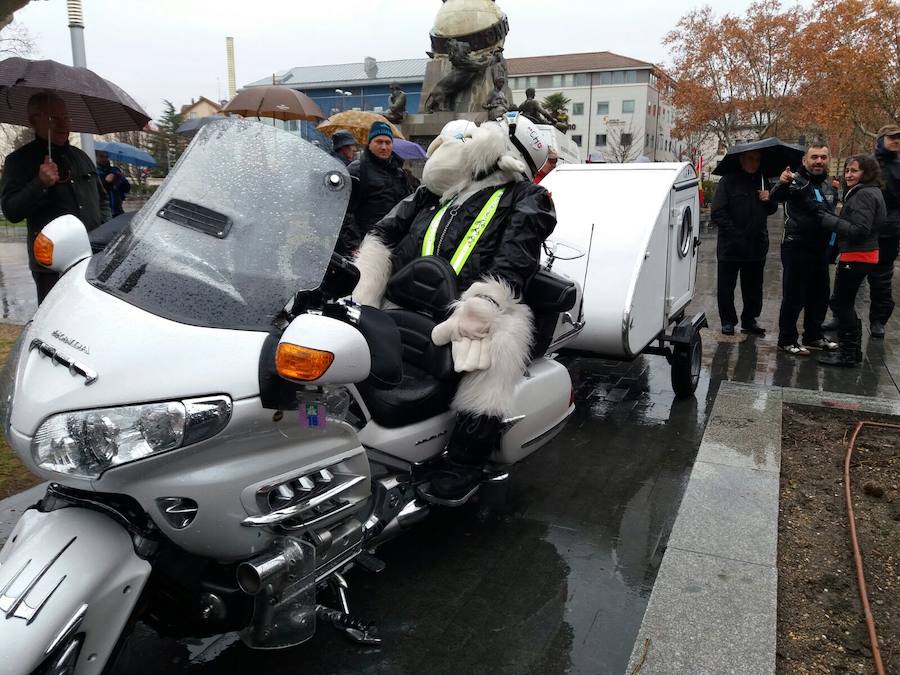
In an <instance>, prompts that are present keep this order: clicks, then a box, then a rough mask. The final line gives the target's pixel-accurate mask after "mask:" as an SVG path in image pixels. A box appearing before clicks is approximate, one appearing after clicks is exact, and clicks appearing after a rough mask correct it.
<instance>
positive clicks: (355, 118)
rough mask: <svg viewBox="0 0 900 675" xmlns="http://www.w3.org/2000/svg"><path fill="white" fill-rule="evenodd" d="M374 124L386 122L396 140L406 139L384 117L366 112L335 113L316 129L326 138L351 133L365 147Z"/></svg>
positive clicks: (347, 111)
mask: <svg viewBox="0 0 900 675" xmlns="http://www.w3.org/2000/svg"><path fill="white" fill-rule="evenodd" d="M373 122H384V123H385V124H387V125H389V126H390V127H391V132H393V134H394V138H404V136H403V134H402V133H400V129H398V128H397V127H396V126H395V125H394V124H392V123H391V122H389V121H388V120H387V118H386V117H385V116H384V115H379V114H378V113H373V112H366V111H365V110H345V111H344V112H339V113H335V114H334V115H332V116H331V117H329V118H328V119H327V120H325V121H324V122H322V123H321V124H320V125H319V126H318V127H316V129H318V130H319V131H321V132H322V133H323V134H325V135H326V136H331V135H332V134H333V133H334V132H335V131H341V130H344V131H349V132H350V133H351V134H353V138H355V139H356V142H357V143H359V144H360V145H365V144H366V143H367V142H368V140H369V129H371V128H372V123H373Z"/></svg>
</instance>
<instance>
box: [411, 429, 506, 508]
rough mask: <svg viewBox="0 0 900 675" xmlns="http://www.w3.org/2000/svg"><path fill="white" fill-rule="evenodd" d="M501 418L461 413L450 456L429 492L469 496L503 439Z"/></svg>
mask: <svg viewBox="0 0 900 675" xmlns="http://www.w3.org/2000/svg"><path fill="white" fill-rule="evenodd" d="M502 423H503V422H502V420H501V419H500V418H499V417H488V416H486V415H475V414H472V413H459V415H457V417H456V425H455V426H454V427H453V435H452V436H451V437H450V443H449V445H448V446H447V457H446V459H445V460H443V461H442V463H441V465H440V466H439V467H437V471H436V473H435V474H434V475H433V477H432V478H431V488H430V490H428V494H429V495H431V496H434V497H437V498H439V499H445V500H458V499H462V498H464V497H467V496H468V495H469V494H470V493H471V492H472V491H473V490H474V489H475V488H477V487H478V485H479V484H480V483H481V481H482V479H483V477H484V472H483V468H484V464H485V463H486V462H487V460H488V458H489V457H490V456H491V453H492V452H493V451H494V450H495V449H496V448H497V446H498V445H499V442H500V435H501V426H502Z"/></svg>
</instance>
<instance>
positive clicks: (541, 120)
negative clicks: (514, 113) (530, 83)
mask: <svg viewBox="0 0 900 675" xmlns="http://www.w3.org/2000/svg"><path fill="white" fill-rule="evenodd" d="M519 112H520V113H522V114H523V115H525V117H527V118H528V119H530V120H531V121H532V122H534V123H535V124H552V125H556V119H555V118H554V117H553V116H552V115H550V113H548V112H547V111H546V110H544V107H543V106H542V105H541V104H540V103H538V101H537V100H536V99H535V98H534V89H532V88H531V87H529V88H528V89H526V90H525V100H524V101H522V103H520V104H519Z"/></svg>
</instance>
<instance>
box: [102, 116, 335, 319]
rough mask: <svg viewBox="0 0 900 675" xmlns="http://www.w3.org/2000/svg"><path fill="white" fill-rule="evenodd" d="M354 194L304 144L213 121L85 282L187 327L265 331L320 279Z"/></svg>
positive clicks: (331, 164)
mask: <svg viewBox="0 0 900 675" xmlns="http://www.w3.org/2000/svg"><path fill="white" fill-rule="evenodd" d="M349 197H350V177H349V175H348V174H347V171H346V169H345V168H344V166H343V165H342V164H341V163H340V162H338V161H337V160H335V159H334V158H332V157H331V156H330V155H329V154H328V153H326V152H324V151H323V150H321V149H320V148H318V147H316V146H314V145H312V144H311V143H309V142H307V141H305V140H303V139H302V138H300V137H298V136H296V135H294V134H290V133H288V132H286V131H282V130H280V129H276V128H274V127H271V126H266V125H265V124H262V123H260V122H256V121H251V120H243V119H236V118H230V119H225V120H222V121H218V122H213V123H210V124H207V125H206V126H205V127H203V129H202V130H201V131H200V133H199V134H197V136H196V138H195V139H194V140H193V142H192V143H191V145H190V146H189V147H188V149H187V150H186V151H185V153H184V155H183V156H182V157H181V159H180V160H179V161H178V164H176V166H175V168H174V170H173V171H172V172H171V173H170V174H169V177H168V178H167V179H166V181H165V183H163V185H162V186H161V187H160V188H159V189H158V190H157V191H156V193H155V194H154V195H153V197H152V198H151V199H150V201H149V202H148V203H147V204H146V205H145V206H144V208H143V209H141V211H140V212H139V213H138V214H137V215H135V217H134V219H133V220H132V222H131V224H130V226H129V227H128V228H127V229H126V230H125V231H123V232H122V233H121V235H119V236H118V237H117V238H116V239H115V240H114V241H113V242H112V243H111V244H110V245H109V246H108V247H107V248H106V249H105V250H104V251H103V252H102V253H100V254H98V255H96V256H94V259H93V260H92V261H91V264H90V267H89V269H88V274H87V278H88V281H89V282H90V283H92V284H93V285H94V286H96V287H98V288H100V289H102V290H104V291H106V292H108V293H111V294H113V295H115V296H117V297H119V298H121V299H122V300H125V301H126V302H128V303H130V304H132V305H135V306H137V307H140V308H141V309H144V310H147V311H148V312H152V313H154V314H157V315H160V316H164V317H166V318H170V319H173V320H175V321H179V322H181V323H187V324H192V325H196V326H207V327H211V328H234V329H242V330H260V331H267V330H269V329H270V328H271V327H272V323H273V320H274V319H275V317H276V316H277V315H278V313H279V312H280V311H281V309H282V308H284V306H285V304H286V303H287V301H288V300H289V299H290V298H291V297H292V296H293V294H294V293H296V292H297V291H303V290H313V289H315V288H317V287H318V286H319V285H320V283H321V282H322V279H323V277H324V275H325V270H326V269H327V267H328V264H329V262H330V260H331V253H332V251H333V249H334V245H335V243H336V241H337V238H338V234H339V233H340V229H341V223H342V221H343V216H344V211H345V209H346V206H347V202H348V200H349Z"/></svg>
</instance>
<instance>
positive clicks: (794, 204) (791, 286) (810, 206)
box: [771, 138, 837, 356]
mask: <svg viewBox="0 0 900 675" xmlns="http://www.w3.org/2000/svg"><path fill="white" fill-rule="evenodd" d="M829 160H830V157H829V154H828V146H827V144H826V143H825V141H823V140H822V139H818V138H814V139H813V140H812V141H811V142H810V144H809V146H808V147H807V150H806V154H804V155H803V166H802V167H800V169H799V170H798V171H797V172H796V173H794V172H793V171H791V169H790V167H787V168H785V170H784V171H783V172H782V173H781V176H780V177H779V179H778V185H776V186H775V188H774V189H773V190H772V194H771V199H772V200H773V201H775V202H781V203H783V204H784V239H783V240H782V242H781V265H782V298H781V310H780V312H779V314H778V349H779V350H781V351H783V352H785V353H787V354H791V355H793V356H808V355H809V350H810V349H823V350H828V351H831V350H834V349H837V343H835V342H833V341H831V340H829V339H828V338H826V337H825V335H824V334H823V333H822V322H823V321H824V319H825V313H826V312H827V311H828V296H829V279H828V262H829V261H828V249H829V244H830V238H831V236H832V233H831V232H829V231H827V230H825V229H823V228H822V227H820V226H819V218H818V216H817V215H816V211H817V206H818V205H819V204H821V206H822V207H823V208H824V209H825V210H827V211H828V212H829V213H834V210H835V209H834V207H835V203H836V201H837V193H836V191H835V189H834V188H833V187H832V185H831V182H830V181H829V180H827V178H828V164H829ZM801 311H802V312H803V342H802V344H801V342H800V341H799V335H798V333H797V319H798V318H799V317H800V312H801Z"/></svg>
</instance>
